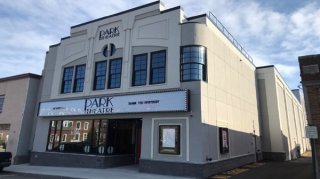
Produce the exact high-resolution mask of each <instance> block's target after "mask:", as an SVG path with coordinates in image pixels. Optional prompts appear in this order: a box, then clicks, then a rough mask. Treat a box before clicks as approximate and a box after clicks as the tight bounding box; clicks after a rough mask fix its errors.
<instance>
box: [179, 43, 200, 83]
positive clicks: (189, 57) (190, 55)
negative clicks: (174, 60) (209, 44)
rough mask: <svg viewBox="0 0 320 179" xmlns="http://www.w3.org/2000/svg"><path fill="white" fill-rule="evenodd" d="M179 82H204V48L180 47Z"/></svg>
mask: <svg viewBox="0 0 320 179" xmlns="http://www.w3.org/2000/svg"><path fill="white" fill-rule="evenodd" d="M181 53H182V54H181V72H180V74H181V80H182V81H192V80H203V81H206V55H205V54H206V51H205V48H204V47H199V46H191V47H182V51H181Z"/></svg>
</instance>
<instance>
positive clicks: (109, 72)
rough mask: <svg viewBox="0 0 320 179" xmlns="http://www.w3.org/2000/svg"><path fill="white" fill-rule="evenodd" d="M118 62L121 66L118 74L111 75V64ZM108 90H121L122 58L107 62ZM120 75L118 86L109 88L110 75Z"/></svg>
mask: <svg viewBox="0 0 320 179" xmlns="http://www.w3.org/2000/svg"><path fill="white" fill-rule="evenodd" d="M117 60H119V61H120V64H121V67H120V73H114V74H111V63H112V62H113V61H117ZM108 70H109V71H108V89H115V88H121V78H122V58H121V57H120V58H114V59H110V60H109V69H108ZM118 74H120V84H119V87H111V76H112V75H118Z"/></svg>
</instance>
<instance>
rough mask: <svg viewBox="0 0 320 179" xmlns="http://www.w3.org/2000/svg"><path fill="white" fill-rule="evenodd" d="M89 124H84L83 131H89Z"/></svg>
mask: <svg viewBox="0 0 320 179" xmlns="http://www.w3.org/2000/svg"><path fill="white" fill-rule="evenodd" d="M89 124H90V123H89V122H84V124H83V130H89Z"/></svg>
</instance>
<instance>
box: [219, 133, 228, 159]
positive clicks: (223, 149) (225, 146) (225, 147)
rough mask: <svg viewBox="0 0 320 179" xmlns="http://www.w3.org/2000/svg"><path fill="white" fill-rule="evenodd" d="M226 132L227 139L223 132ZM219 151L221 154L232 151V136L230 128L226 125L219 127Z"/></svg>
mask: <svg viewBox="0 0 320 179" xmlns="http://www.w3.org/2000/svg"><path fill="white" fill-rule="evenodd" d="M224 132H225V135H226V139H225V141H224V138H223V133H224ZM219 149H220V150H219V151H220V154H226V153H229V151H230V136H229V129H228V128H225V127H219Z"/></svg>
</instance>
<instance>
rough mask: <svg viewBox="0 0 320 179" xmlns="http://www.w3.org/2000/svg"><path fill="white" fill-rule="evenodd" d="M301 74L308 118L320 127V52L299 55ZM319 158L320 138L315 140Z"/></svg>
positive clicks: (311, 122) (312, 123)
mask: <svg viewBox="0 0 320 179" xmlns="http://www.w3.org/2000/svg"><path fill="white" fill-rule="evenodd" d="M299 64H300V73H301V74H300V76H301V83H302V86H303V91H304V96H305V102H306V110H307V119H308V123H309V124H310V125H314V126H317V128H318V136H319V129H320V69H319V67H320V54H317V55H308V56H301V57H299ZM315 146H316V151H317V160H318V161H319V159H320V152H319V151H320V140H319V139H317V140H316V142H315Z"/></svg>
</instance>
